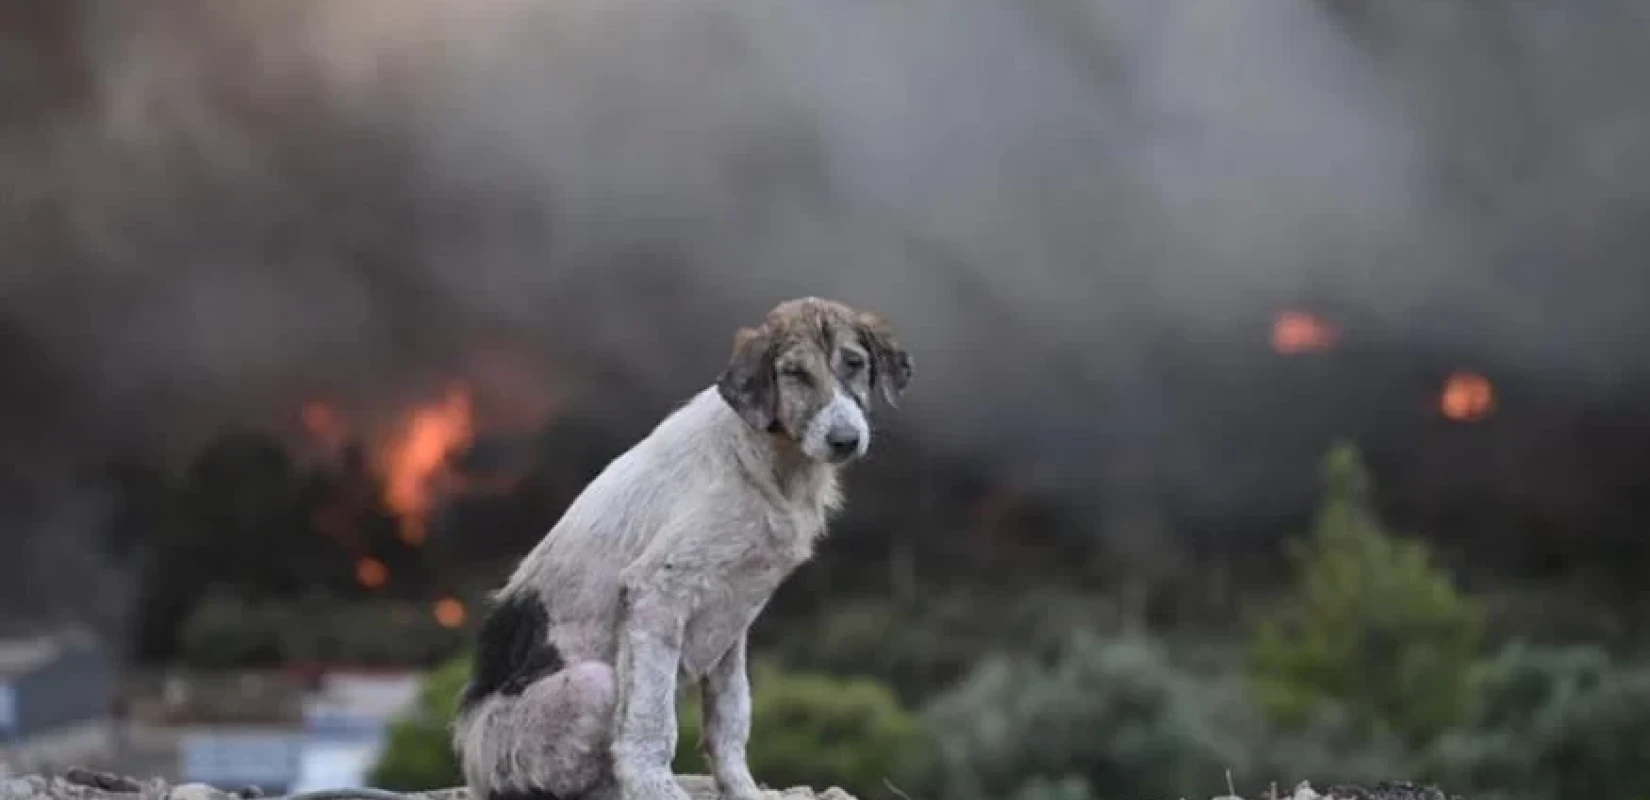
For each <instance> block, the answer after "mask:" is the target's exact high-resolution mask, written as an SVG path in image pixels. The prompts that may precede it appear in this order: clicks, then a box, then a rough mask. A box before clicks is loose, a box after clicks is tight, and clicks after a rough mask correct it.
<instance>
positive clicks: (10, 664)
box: [0, 630, 115, 764]
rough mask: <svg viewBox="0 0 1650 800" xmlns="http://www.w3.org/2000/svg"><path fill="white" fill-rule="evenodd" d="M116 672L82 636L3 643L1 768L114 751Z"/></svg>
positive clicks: (69, 633) (95, 643) (96, 644)
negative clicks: (111, 744)
mask: <svg viewBox="0 0 1650 800" xmlns="http://www.w3.org/2000/svg"><path fill="white" fill-rule="evenodd" d="M114 695H115V670H114V664H113V660H112V659H111V657H110V655H109V653H108V652H107V650H106V649H105V648H104V646H103V644H102V642H101V641H99V640H98V638H97V637H96V636H94V635H92V634H91V633H89V632H86V631H83V630H65V631H60V632H57V633H53V634H46V635H42V636H36V637H31V638H19V639H7V640H0V760H6V761H10V762H13V763H21V764H28V763H33V762H36V761H40V762H42V763H52V762H55V761H57V760H58V759H72V760H82V759H86V758H88V757H96V756H99V755H102V754H103V753H104V752H105V751H107V749H108V747H109V740H108V734H109V733H110V731H111V726H112V722H113V714H112V711H113V701H114Z"/></svg>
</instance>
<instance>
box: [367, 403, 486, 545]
mask: <svg viewBox="0 0 1650 800" xmlns="http://www.w3.org/2000/svg"><path fill="white" fill-rule="evenodd" d="M471 413H472V409H471V401H470V392H469V390H468V389H467V388H465V387H464V386H462V385H454V386H453V387H452V388H450V389H448V391H447V394H446V396H444V397H443V398H442V399H441V402H439V403H436V404H434V405H430V406H425V407H422V408H419V409H416V410H415V411H413V413H412V415H411V416H409V417H408V418H407V420H406V422H405V423H404V424H403V425H402V426H401V428H400V430H398V431H397V432H396V434H395V435H394V436H393V437H392V438H391V439H390V441H389V443H388V445H386V446H385V447H384V449H383V451H382V456H381V457H382V462H383V471H384V503H385V505H387V506H389V508H390V510H391V511H394V512H395V513H396V515H397V516H399V517H400V518H401V540H402V541H404V542H406V543H407V544H410V545H417V544H419V543H421V542H423V541H424V537H425V535H426V527H425V526H426V523H427V521H428V518H429V514H430V511H431V509H433V508H434V507H435V498H434V493H435V488H436V487H435V481H436V479H437V478H438V477H439V476H440V475H441V474H442V472H443V467H444V466H445V465H446V462H447V459H448V457H449V456H451V455H452V454H453V453H454V452H456V451H458V450H461V449H463V448H464V447H465V446H467V445H469V443H470V440H471V438H472V437H473V436H474V421H473V419H472V416H471Z"/></svg>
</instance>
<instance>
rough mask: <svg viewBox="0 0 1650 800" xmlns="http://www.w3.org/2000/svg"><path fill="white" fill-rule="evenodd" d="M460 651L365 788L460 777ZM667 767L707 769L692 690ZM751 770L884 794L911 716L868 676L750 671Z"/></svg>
mask: <svg viewBox="0 0 1650 800" xmlns="http://www.w3.org/2000/svg"><path fill="white" fill-rule="evenodd" d="M469 665H470V662H469V658H468V657H467V656H465V657H459V658H454V659H452V660H451V661H448V662H447V663H446V664H444V665H442V666H441V667H440V668H439V669H437V670H435V671H434V672H432V673H430V675H428V676H427V677H426V678H425V679H424V683H423V686H422V687H420V689H419V695H418V700H417V703H416V705H415V707H414V708H412V709H410V710H409V711H408V712H407V714H406V715H404V716H403V717H401V718H400V719H397V720H395V721H394V722H393V723H392V724H391V726H390V729H389V732H388V737H387V739H386V742H385V747H384V752H383V754H382V755H381V756H380V758H379V761H378V763H377V764H376V765H375V766H374V768H373V771H372V776H371V780H372V782H373V785H375V786H380V787H383V788H386V789H392V790H396V791H413V790H420V789H431V788H438V787H445V786H454V785H457V784H458V783H460V782H461V781H462V780H463V778H462V776H461V774H460V771H459V765H458V759H457V756H456V754H455V753H454V752H453V748H452V739H451V734H450V728H449V726H450V725H451V723H452V719H453V716H454V715H455V714H456V713H457V711H458V695H459V692H460V691H461V690H462V688H463V686H464V682H465V681H466V680H467V679H468V677H469ZM681 688H682V689H683V691H682V699H683V702H682V703H681V704H680V705H679V708H678V721H679V729H678V739H677V748H676V753H677V755H676V763H675V768H676V770H677V771H678V772H696V773H703V772H706V771H707V768H706V766H705V764H704V760H703V758H702V756H701V755H700V753H699V751H698V747H697V744H698V741H699V729H700V724H701V723H700V719H701V717H700V713H699V703H698V702H697V697H698V692H697V690H696V689H695V688H694V687H693V686H692V685H690V684H684V685H683V686H682V687H681ZM751 700H752V703H751V705H752V712H751V728H752V735H751V742H750V745H749V751H750V752H749V757H750V764H751V771H752V772H753V773H755V774H756V777H757V779H758V780H760V781H762V782H764V783H767V784H769V785H777V786H792V785H798V784H809V785H827V784H835V785H838V786H841V787H843V788H844V789H848V790H849V791H852V792H854V793H855V794H856V795H858V796H860V797H864V798H872V797H877V796H878V795H879V793H885V792H886V788H885V786H884V784H883V781H884V779H885V778H888V777H890V776H891V775H893V774H894V772H895V769H896V768H897V766H898V763H899V761H900V759H901V758H903V757H904V756H905V754H906V753H908V752H909V751H910V750H911V747H912V745H913V743H914V738H915V736H916V735H917V726H916V722H915V721H914V720H913V719H912V717H911V715H910V714H909V713H908V712H906V711H905V709H903V708H902V707H901V706H900V705H899V702H898V701H897V700H895V699H894V696H893V693H891V692H890V691H888V690H887V689H886V688H884V687H883V686H882V685H880V684H878V683H876V682H874V681H871V680H868V679H862V678H861V679H838V678H832V677H828V676H824V675H807V674H790V673H785V672H781V671H779V670H777V669H774V668H771V667H767V666H758V667H757V668H755V669H753V670H752V698H751Z"/></svg>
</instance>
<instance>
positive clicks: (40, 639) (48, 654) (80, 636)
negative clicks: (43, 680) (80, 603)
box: [0, 629, 98, 678]
mask: <svg viewBox="0 0 1650 800" xmlns="http://www.w3.org/2000/svg"><path fill="white" fill-rule="evenodd" d="M97 646H98V641H97V638H96V637H95V636H93V635H92V634H91V633H89V632H87V631H84V630H80V629H66V630H62V631H57V632H54V633H47V634H42V635H39V636H31V637H19V638H13V639H0V678H14V677H17V676H19V675H25V674H27V673H30V672H33V671H34V670H37V669H39V668H41V667H43V666H45V665H47V664H50V663H51V662H52V661H54V660H56V659H57V658H58V657H59V656H61V655H62V654H63V653H65V652H69V651H71V650H85V649H87V648H95V647H97Z"/></svg>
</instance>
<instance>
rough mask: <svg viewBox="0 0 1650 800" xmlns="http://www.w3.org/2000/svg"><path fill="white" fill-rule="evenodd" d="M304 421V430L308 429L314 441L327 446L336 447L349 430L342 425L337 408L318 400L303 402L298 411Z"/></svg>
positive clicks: (342, 421) (342, 419)
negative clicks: (300, 409) (301, 408)
mask: <svg viewBox="0 0 1650 800" xmlns="http://www.w3.org/2000/svg"><path fill="white" fill-rule="evenodd" d="M300 413H301V414H302V417H303V421H304V430H307V431H309V435H310V436H313V437H314V438H315V440H316V441H318V442H320V443H322V444H324V445H326V446H327V447H330V448H333V449H337V448H338V447H340V446H342V445H343V443H344V438H345V437H346V436H348V435H349V430H348V428H346V427H345V426H344V418H343V416H342V415H340V414H339V413H338V410H337V409H335V408H333V407H332V406H330V405H327V404H326V403H323V402H320V401H311V402H308V403H305V404H304V407H303V410H302V411H301V412H300Z"/></svg>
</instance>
